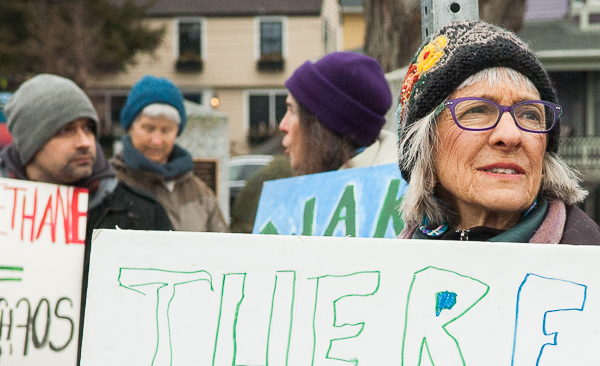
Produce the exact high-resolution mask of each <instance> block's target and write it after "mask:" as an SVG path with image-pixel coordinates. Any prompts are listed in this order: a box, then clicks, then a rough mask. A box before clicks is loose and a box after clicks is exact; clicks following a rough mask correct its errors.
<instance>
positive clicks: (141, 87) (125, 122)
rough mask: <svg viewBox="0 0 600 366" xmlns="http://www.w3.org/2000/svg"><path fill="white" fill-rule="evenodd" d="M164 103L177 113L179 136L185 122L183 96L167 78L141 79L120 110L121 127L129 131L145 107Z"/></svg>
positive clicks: (148, 76) (148, 77) (152, 77)
mask: <svg viewBox="0 0 600 366" xmlns="http://www.w3.org/2000/svg"><path fill="white" fill-rule="evenodd" d="M154 103H164V104H168V105H171V106H173V107H174V108H175V109H177V111H178V112H179V116H180V117H181V123H180V124H179V131H178V132H177V135H181V132H183V129H184V128H185V124H186V122H187V119H186V116H185V107H184V105H183V94H181V90H179V88H178V87H177V86H176V85H175V84H173V82H172V81H171V80H169V79H167V78H157V77H155V76H152V75H146V76H144V77H143V78H141V79H140V80H139V81H138V82H137V83H135V85H134V86H133V88H132V89H131V91H130V92H129V95H128V96H127V102H126V103H125V106H124V107H123V109H122V110H121V126H123V128H124V129H125V131H128V130H129V127H131V124H132V123H133V121H134V120H135V118H136V117H137V115H138V114H139V113H140V112H141V111H142V109H144V107H146V106H147V105H150V104H154Z"/></svg>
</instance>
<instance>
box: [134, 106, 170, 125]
mask: <svg viewBox="0 0 600 366" xmlns="http://www.w3.org/2000/svg"><path fill="white" fill-rule="evenodd" d="M142 116H147V117H150V118H156V117H160V116H163V117H165V118H168V119H170V120H171V121H173V122H175V123H176V124H177V125H178V126H179V125H180V124H181V116H180V115H179V111H178V110H177V108H175V107H173V106H172V105H170V104H164V103H153V104H148V105H147V106H145V107H144V109H142V111H141V112H140V113H139V114H138V116H137V117H136V118H135V121H137V120H139V119H140V118H141V117H142ZM135 121H134V122H135Z"/></svg>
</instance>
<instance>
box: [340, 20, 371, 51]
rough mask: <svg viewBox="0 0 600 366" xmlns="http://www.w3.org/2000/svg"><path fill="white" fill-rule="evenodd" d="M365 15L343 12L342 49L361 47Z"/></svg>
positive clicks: (362, 44)
mask: <svg viewBox="0 0 600 366" xmlns="http://www.w3.org/2000/svg"><path fill="white" fill-rule="evenodd" d="M365 27H366V25H365V17H364V16H363V15H362V13H361V14H344V23H343V32H344V45H343V48H344V51H352V50H355V49H357V48H361V47H363V46H364V44H365Z"/></svg>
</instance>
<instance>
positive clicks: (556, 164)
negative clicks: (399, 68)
mask: <svg viewBox="0 0 600 366" xmlns="http://www.w3.org/2000/svg"><path fill="white" fill-rule="evenodd" d="M398 113H399V119H400V130H399V134H400V142H399V147H400V169H401V171H402V176H403V177H404V179H405V180H406V181H407V182H409V188H408V190H407V191H406V193H405V196H404V199H403V202H402V206H401V209H402V216H403V219H404V222H405V225H406V226H405V229H404V231H403V232H402V233H401V234H400V236H399V237H400V238H413V239H443V240H478V241H494V242H531V243H568V244H600V232H599V230H598V225H596V224H595V223H594V222H593V221H592V220H591V219H590V218H589V217H588V216H587V215H586V214H585V213H583V212H582V211H581V210H580V209H579V208H577V207H576V206H574V204H575V203H578V202H581V201H582V200H583V199H584V198H585V196H586V195H587V192H586V191H585V190H583V189H582V188H581V187H580V186H579V179H578V178H577V174H576V173H575V172H573V171H572V170H571V169H570V168H569V167H568V166H567V165H566V164H565V163H564V161H563V160H561V158H560V157H559V156H558V155H557V150H558V143H559V133H560V116H561V114H562V108H561V107H560V105H558V104H557V101H556V92H555V90H554V89H553V87H552V84H551V81H550V79H549V77H548V75H547V73H546V72H545V70H544V68H543V66H542V65H541V63H540V62H539V60H538V59H537V58H536V56H535V55H534V54H533V52H532V51H531V49H530V48H529V47H528V46H527V45H526V44H524V43H523V42H522V41H521V40H519V39H518V38H517V36H516V35H515V34H513V33H511V32H508V31H506V30H504V29H501V28H498V27H496V26H493V25H490V24H487V23H485V22H481V21H460V22H455V23H452V24H450V25H448V26H446V27H444V28H442V29H440V30H439V31H438V32H437V33H436V34H434V35H433V36H432V38H431V41H430V42H429V43H428V44H426V45H424V46H423V47H422V48H421V50H419V51H418V52H417V55H416V57H415V59H414V60H413V63H412V64H411V65H410V66H409V69H408V73H407V75H406V78H405V80H404V84H403V86H402V91H401V96H400V106H399V111H398Z"/></svg>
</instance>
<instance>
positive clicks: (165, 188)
mask: <svg viewBox="0 0 600 366" xmlns="http://www.w3.org/2000/svg"><path fill="white" fill-rule="evenodd" d="M186 122H187V118H186V114H185V107H184V104H183V95H182V94H181V91H180V90H179V88H177V86H176V85H175V84H173V83H172V82H171V81H170V80H169V79H166V78H157V77H155V76H151V75H146V76H144V77H143V78H142V79H141V80H139V81H138V82H137V83H136V84H135V85H134V86H133V88H132V89H131V92H130V93H129V95H128V96H127V102H126V103H125V106H124V107H123V109H122V110H121V126H123V128H124V129H125V131H127V135H125V136H124V137H123V139H122V142H123V152H122V153H121V154H118V155H117V156H116V157H115V158H114V159H112V160H111V163H112V165H113V167H114V168H115V170H116V171H117V178H118V179H119V180H120V181H124V182H125V183H127V184H129V185H131V186H133V187H136V188H140V189H144V190H147V191H150V192H152V193H153V194H154V196H155V197H156V200H157V201H158V202H159V203H160V204H161V205H162V206H163V207H164V208H165V210H166V211H167V213H168V215H169V218H170V219H171V222H172V223H173V226H174V227H175V230H179V231H209V232H225V231H228V228H227V224H226V223H225V220H224V219H223V214H222V213H221V210H220V209H219V205H218V203H217V199H216V198H215V195H214V193H213V192H212V190H211V189H210V188H209V187H208V186H207V185H206V184H205V183H204V182H202V181H201V180H200V179H199V178H198V177H196V176H195V175H194V173H193V169H194V161H193V159H192V156H191V155H190V153H189V152H188V151H186V150H185V149H183V148H182V147H180V146H179V145H177V144H176V143H175V139H176V138H177V136H179V135H181V133H182V132H183V130H184V128H185V125H186Z"/></svg>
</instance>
